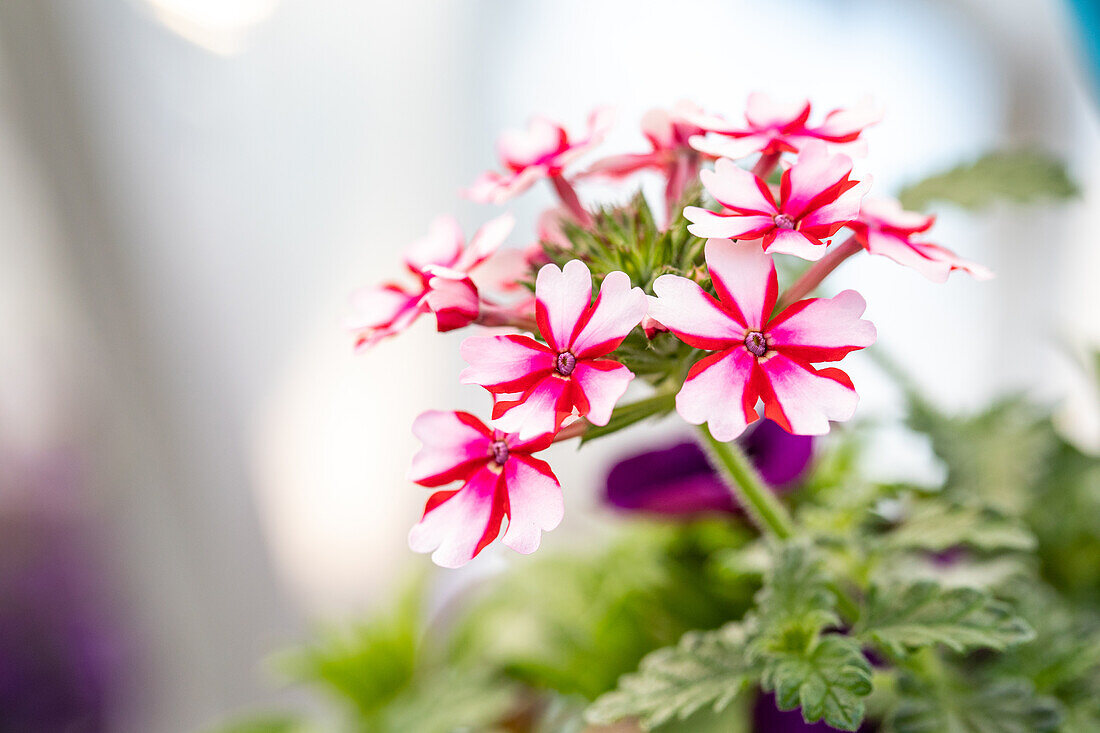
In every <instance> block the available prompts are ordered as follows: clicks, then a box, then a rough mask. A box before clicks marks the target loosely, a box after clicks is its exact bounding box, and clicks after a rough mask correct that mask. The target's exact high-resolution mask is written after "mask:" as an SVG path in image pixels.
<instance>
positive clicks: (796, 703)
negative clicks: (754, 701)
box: [761, 634, 871, 730]
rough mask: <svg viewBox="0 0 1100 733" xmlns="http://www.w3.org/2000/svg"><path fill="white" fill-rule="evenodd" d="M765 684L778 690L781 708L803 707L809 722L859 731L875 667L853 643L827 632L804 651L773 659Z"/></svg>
mask: <svg viewBox="0 0 1100 733" xmlns="http://www.w3.org/2000/svg"><path fill="white" fill-rule="evenodd" d="M761 686H762V687H763V689H764V690H765V691H768V692H770V691H772V690H774V691H775V701H776V705H777V706H778V707H779V709H780V710H793V709H794V708H796V707H801V708H802V717H803V719H804V720H805V721H806V722H807V723H815V722H817V721H819V720H824V721H825V722H826V723H828V724H829V725H831V726H833V727H834V728H839V729H840V730H856V729H858V728H859V726H860V724H861V723H862V722H863V715H864V712H865V706H864V701H863V698H864V697H866V696H867V695H869V694H870V693H871V664H870V662H868V661H867V659H866V657H864V656H863V653H862V652H861V651H860V648H859V644H858V643H857V642H856V641H855V640H854V639H852V638H850V637H847V636H841V635H839V634H825V635H824V636H822V637H821V638H820V639H818V641H817V643H816V644H814V645H813V646H812V647H811V648H809V649H807V650H805V651H804V652H802V653H798V652H793V651H791V652H781V653H773V654H770V655H768V656H767V657H766V658H765V665H764V673H763V677H762V680H761Z"/></svg>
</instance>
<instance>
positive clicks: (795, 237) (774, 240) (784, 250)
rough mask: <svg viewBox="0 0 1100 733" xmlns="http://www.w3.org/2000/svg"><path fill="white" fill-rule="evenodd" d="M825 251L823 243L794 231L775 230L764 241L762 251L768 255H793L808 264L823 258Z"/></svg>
mask: <svg viewBox="0 0 1100 733" xmlns="http://www.w3.org/2000/svg"><path fill="white" fill-rule="evenodd" d="M825 250H826V245H825V243H824V242H822V241H821V240H819V239H817V238H816V237H812V236H809V235H807V234H805V233H803V232H801V231H798V230H796V229H776V230H775V231H772V232H770V233H769V234H768V237H767V238H766V239H765V240H764V251H765V252H767V253H768V254H784V255H794V256H795V257H801V258H802V259H804V260H809V261H810V262H817V261H818V260H820V259H821V258H822V257H824V256H825Z"/></svg>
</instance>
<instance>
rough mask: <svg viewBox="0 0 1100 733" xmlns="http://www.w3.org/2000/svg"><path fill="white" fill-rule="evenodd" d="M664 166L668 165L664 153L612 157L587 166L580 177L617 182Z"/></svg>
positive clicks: (629, 154)
mask: <svg viewBox="0 0 1100 733" xmlns="http://www.w3.org/2000/svg"><path fill="white" fill-rule="evenodd" d="M666 165H668V156H667V155H666V154H665V153H664V152H652V153H627V154H624V155H612V156H610V157H607V158H601V159H600V160H597V161H596V162H595V163H593V164H592V165H590V166H588V168H587V169H586V170H585V171H584V172H583V173H581V174H580V177H582V178H607V179H610V180H613V181H617V180H621V179H623V178H627V177H628V176H632V175H634V174H635V173H638V172H639V171H643V170H646V169H648V168H664V167H665V166H666Z"/></svg>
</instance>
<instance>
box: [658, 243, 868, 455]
mask: <svg viewBox="0 0 1100 733" xmlns="http://www.w3.org/2000/svg"><path fill="white" fill-rule="evenodd" d="M705 256H706V261H707V269H708V270H709V271H710V277H711V281H712V282H713V283H714V289H715V291H716V292H717V293H718V298H717V299H715V298H714V297H712V296H711V295H709V294H708V293H706V292H704V291H703V289H702V288H701V287H699V285H698V284H697V283H695V282H694V281H692V280H689V279H687V278H684V277H679V276H677V275H662V276H661V277H659V278H657V280H656V281H654V283H653V291H654V292H655V293H656V294H657V297H655V298H651V302H650V315H651V316H652V317H653V318H655V319H657V320H658V321H660V322H661V323H662V324H663V325H664V326H665V327H667V328H668V329H669V330H670V331H672V332H673V333H674V334H676V336H678V337H679V338H680V339H682V340H683V341H685V342H686V343H688V344H689V345H691V346H694V347H696V348H699V349H705V350H707V351H713V352H715V353H713V354H710V355H708V356H706V357H704V358H703V359H701V360H699V361H698V362H697V363H696V364H695V365H694V366H693V367H692V368H691V371H690V372H689V373H688V377H687V380H686V381H685V382H684V386H683V388H682V389H681V390H680V393H679V394H678V395H677V396H676V410H677V412H679V413H680V416H681V417H683V418H684V419H685V420H687V421H688V422H689V423H692V424H694V425H701V424H702V423H704V422H705V423H708V425H709V427H710V431H711V433H712V434H713V435H714V437H715V438H717V439H718V440H724V441H725V440H733V439H734V438H736V437H737V436H738V435H740V434H741V433H742V431H744V429H745V427H746V426H747V425H748V424H749V423H751V422H753V421H754V420H756V419H758V417H759V415H758V413H757V411H756V405H757V403H758V402H761V401H762V402H763V403H764V415H765V416H766V417H767V418H768V419H770V420H773V421H775V422H776V423H778V424H779V425H780V426H782V427H783V428H784V429H785V430H787V431H788V432H791V433H796V434H799V435H821V434H824V433H827V432H828V431H829V420H847V419H849V418H851V416H852V415H853V413H854V412H855V408H856V404H857V402H858V401H859V398H858V396H857V395H856V392H855V389H854V387H853V386H852V382H851V380H850V379H849V378H848V375H847V374H845V373H844V372H842V371H840V370H839V369H835V368H827V369H818V368H816V367H814V366H813V364H815V363H820V362H831V361H839V360H840V359H842V358H844V356H846V355H847V354H848V353H850V352H852V351H855V350H856V349H861V348H864V347H866V346H870V345H871V344H872V343H874V340H875V327H874V325H872V324H871V322H870V321H864V320H861V319H860V316H861V315H862V314H863V311H864V308H865V307H866V304H865V303H864V301H863V298H862V297H861V296H860V295H859V293H857V292H855V291H854V290H845V291H844V292H842V293H841V294H840V295H837V296H836V297H834V298H811V299H809V300H801V301H799V302H797V303H794V304H793V305H791V306H790V307H789V308H787V309H786V310H784V311H783V312H782V313H780V314H778V315H776V316H774V317H772V315H771V313H772V310H773V309H774V308H775V303H776V300H777V298H778V291H779V285H778V280H777V278H776V274H775V265H774V264H773V263H772V261H771V258H770V257H768V255H766V254H765V253H764V252H762V251H761V250H760V248H759V247H757V246H755V245H754V244H752V243H749V242H738V243H734V242H731V241H729V240H726V239H711V240H708V241H707V244H706V250H705Z"/></svg>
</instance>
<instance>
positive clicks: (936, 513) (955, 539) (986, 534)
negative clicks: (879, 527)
mask: <svg viewBox="0 0 1100 733" xmlns="http://www.w3.org/2000/svg"><path fill="white" fill-rule="evenodd" d="M881 540H882V542H883V544H884V545H885V546H886V547H887V548H889V549H893V550H927V551H929V552H943V551H944V550H949V549H951V548H953V547H963V546H966V547H972V548H974V549H977V550H982V551H987V552H995V551H1018V552H1026V551H1030V550H1034V549H1035V537H1034V535H1032V534H1031V532H1030V531H1029V530H1028V528H1027V527H1026V526H1025V525H1024V524H1023V523H1022V522H1020V521H1018V520H1015V519H1011V518H1009V517H1006V516H1004V515H1002V514H999V513H997V512H994V511H992V510H989V509H985V508H982V507H975V506H964V505H959V504H952V503H948V502H946V501H944V500H942V499H932V500H924V501H917V502H915V503H914V504H913V505H912V506H910V507H909V508H908V509H907V511H906V514H905V516H904V517H903V519H902V521H901V523H900V524H899V525H898V526H897V527H895V528H894V529H892V530H891V531H889V532H887V533H885V534H884V535H882V537H881Z"/></svg>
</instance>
